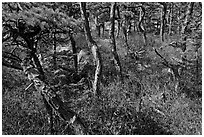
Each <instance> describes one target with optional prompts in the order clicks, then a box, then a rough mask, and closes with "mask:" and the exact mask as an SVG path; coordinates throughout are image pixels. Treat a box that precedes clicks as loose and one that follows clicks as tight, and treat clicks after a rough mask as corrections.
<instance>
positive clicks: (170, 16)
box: [169, 3, 174, 37]
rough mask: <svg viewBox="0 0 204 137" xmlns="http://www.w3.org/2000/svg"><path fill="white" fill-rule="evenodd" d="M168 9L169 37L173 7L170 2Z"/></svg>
mask: <svg viewBox="0 0 204 137" xmlns="http://www.w3.org/2000/svg"><path fill="white" fill-rule="evenodd" d="M170 4H171V5H170V11H169V37H170V36H171V27H172V26H171V25H172V18H173V8H174V4H173V3H170Z"/></svg>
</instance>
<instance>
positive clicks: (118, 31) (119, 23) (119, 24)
mask: <svg viewBox="0 0 204 137" xmlns="http://www.w3.org/2000/svg"><path fill="white" fill-rule="evenodd" d="M116 10H117V15H118V19H117V22H118V29H117V38H119V36H120V28H121V17H120V10H119V6H117V7H116Z"/></svg>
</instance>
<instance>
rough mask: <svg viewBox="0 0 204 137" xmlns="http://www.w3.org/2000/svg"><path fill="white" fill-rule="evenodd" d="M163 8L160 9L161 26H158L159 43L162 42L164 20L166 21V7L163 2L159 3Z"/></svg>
mask: <svg viewBox="0 0 204 137" xmlns="http://www.w3.org/2000/svg"><path fill="white" fill-rule="evenodd" d="M160 4H161V5H162V6H163V8H162V9H161V26H160V38H161V41H162V42H164V30H165V20H166V13H167V5H166V3H165V2H160Z"/></svg>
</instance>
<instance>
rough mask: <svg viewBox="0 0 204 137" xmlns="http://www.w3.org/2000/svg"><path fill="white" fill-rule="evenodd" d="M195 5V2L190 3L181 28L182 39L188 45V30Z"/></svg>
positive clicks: (184, 44)
mask: <svg viewBox="0 0 204 137" xmlns="http://www.w3.org/2000/svg"><path fill="white" fill-rule="evenodd" d="M193 6H194V2H191V3H189V5H188V8H187V10H186V13H185V19H184V22H183V24H182V28H181V37H182V38H181V39H182V43H183V44H182V45H183V46H185V47H186V40H187V37H188V30H189V25H190V23H191V17H192V14H193Z"/></svg>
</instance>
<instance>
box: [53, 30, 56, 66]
mask: <svg viewBox="0 0 204 137" xmlns="http://www.w3.org/2000/svg"><path fill="white" fill-rule="evenodd" d="M55 30H56V29H55V28H54V34H53V51H54V52H53V66H54V69H57V57H56V53H57V52H56V50H57V41H56V34H55Z"/></svg>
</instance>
